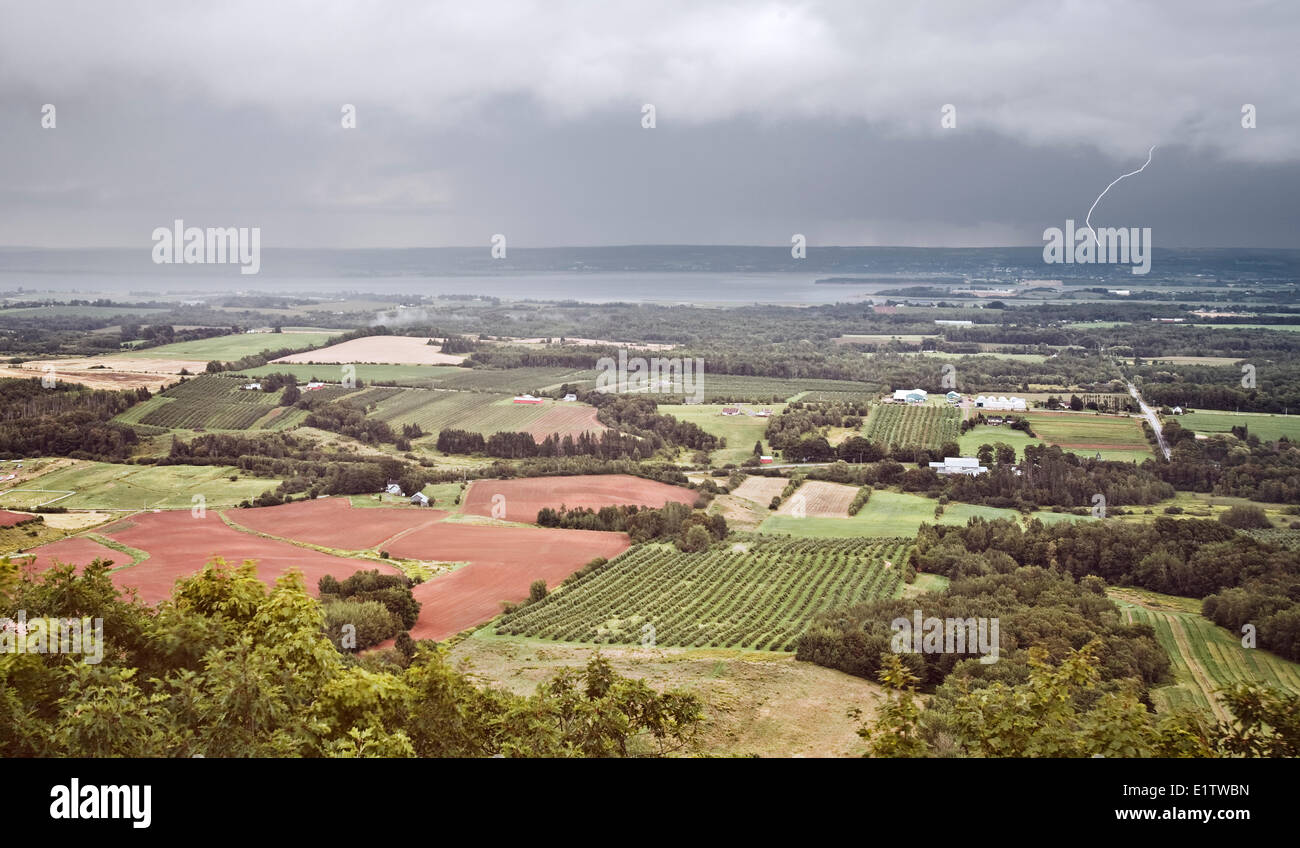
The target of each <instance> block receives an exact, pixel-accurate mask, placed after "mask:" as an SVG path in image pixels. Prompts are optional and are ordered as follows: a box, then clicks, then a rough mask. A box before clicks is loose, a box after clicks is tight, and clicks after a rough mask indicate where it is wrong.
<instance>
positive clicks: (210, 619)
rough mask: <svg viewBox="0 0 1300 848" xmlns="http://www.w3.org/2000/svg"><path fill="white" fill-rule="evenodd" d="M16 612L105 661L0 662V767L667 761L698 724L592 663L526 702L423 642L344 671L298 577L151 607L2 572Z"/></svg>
mask: <svg viewBox="0 0 1300 848" xmlns="http://www.w3.org/2000/svg"><path fill="white" fill-rule="evenodd" d="M19 609H22V610H26V611H27V613H28V616H29V620H30V618H34V617H37V616H42V617H44V616H60V617H80V616H88V617H90V618H92V619H93V618H102V619H103V642H104V645H103V647H104V651H103V658H102V661H101V662H99V663H97V664H92V663H87V662H85V657H83V656H82V655H80V654H65V653H45V654H41V653H22V654H19V653H13V652H5V653H0V757H22V756H28V757H30V756H49V757H106V756H130V757H189V756H193V755H195V754H202V755H204V756H206V757H279V756H301V757H359V756H364V757H410V756H425V757H428V756H452V757H476V756H493V755H496V754H501V755H504V756H548V757H585V756H661V755H665V754H670V753H674V752H678V751H682V750H684V749H685V748H686V746H687V745H688V744H689V742H690V741H691V739H692V738H693V735H694V733H695V730H696V728H697V727H698V725H699V722H700V720H701V717H702V716H701V710H700V703H699V701H698V699H697V698H696V697H695V696H693V695H689V694H686V693H683V692H677V691H669V692H664V693H659V692H656V691H655V690H653V689H651V688H650V687H648V686H647V685H646V684H644V683H643V682H641V681H634V680H628V679H626V678H623V677H620V676H619V675H617V674H615V673H614V672H613V670H612V669H611V667H610V665H609V663H608V661H607V660H605V659H604V658H603V657H601V656H600V655H596V656H594V657H592V659H591V661H590V662H589V663H588V664H587V667H586V669H584V670H572V669H571V670H567V671H564V672H562V673H561V674H559V675H558V676H557V677H555V678H554V679H553V680H551V681H550V682H548V683H544V684H542V685H541V686H539V687H538V689H537V691H536V692H535V693H534V694H533V695H530V696H519V695H515V694H513V693H510V692H507V691H504V690H499V689H493V688H480V687H478V686H476V685H474V684H473V683H471V682H470V681H469V680H468V679H467V678H466V677H465V676H464V675H463V674H461V673H460V672H459V671H457V670H456V669H455V668H453V667H452V666H451V665H450V664H449V663H448V661H447V658H446V655H445V653H444V652H443V650H442V649H441V648H440V647H438V646H437V645H434V644H432V643H414V642H411V641H410V640H409V639H407V640H404V641H402V642H401V644H400V645H399V646H398V647H395V648H393V649H390V650H388V651H384V652H378V653H376V654H374V655H368V656H363V657H360V658H357V657H352V656H348V655H345V654H343V653H340V651H339V650H337V649H336V648H335V647H334V646H333V645H331V644H330V642H329V639H328V637H327V635H326V629H325V628H326V621H325V616H324V613H323V611H322V607H321V604H320V603H319V602H318V601H317V600H315V599H314V598H312V597H311V596H310V595H308V594H307V591H306V588H305V587H304V585H303V582H302V578H301V575H299V574H298V573H297V572H289V573H288V574H286V575H284V576H282V577H280V578H279V579H278V580H277V581H276V583H275V586H274V587H272V588H270V589H268V588H267V587H266V585H265V584H263V583H262V581H261V580H260V579H259V578H258V576H257V569H256V567H255V566H254V565H253V563H251V562H246V563H244V564H243V565H240V566H228V565H226V564H225V563H224V562H221V561H220V560H215V561H214V562H213V563H211V564H209V565H208V566H207V567H205V568H204V569H203V570H202V571H201V572H200V573H198V574H195V575H193V576H191V577H187V578H184V579H182V580H180V581H178V583H177V586H176V589H175V590H174V592H173V593H172V597H171V598H170V599H168V600H166V601H164V602H163V603H161V604H160V605H158V607H157V608H152V607H147V606H145V605H143V604H141V603H139V602H137V601H135V600H134V599H123V598H122V597H121V596H120V595H119V593H118V591H117V589H116V588H115V587H114V586H113V584H112V582H111V581H110V580H109V577H108V565H107V564H106V563H104V562H95V563H92V564H91V565H89V566H87V567H86V568H85V569H84V571H83V573H81V574H77V573H76V570H75V569H74V568H73V567H72V566H63V565H60V566H55V567H54V568H52V569H50V570H48V571H46V572H45V573H44V574H42V575H40V576H39V577H36V578H31V577H26V576H22V575H20V574H19V573H18V571H17V569H16V568H15V567H14V566H13V564H12V563H10V562H8V561H7V560H0V617H4V616H13V615H14V614H15V612H16V611H17V610H19Z"/></svg>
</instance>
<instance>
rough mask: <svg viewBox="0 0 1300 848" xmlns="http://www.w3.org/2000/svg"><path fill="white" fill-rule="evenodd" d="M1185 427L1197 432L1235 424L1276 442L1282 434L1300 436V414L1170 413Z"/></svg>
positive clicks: (1220, 430)
mask: <svg viewBox="0 0 1300 848" xmlns="http://www.w3.org/2000/svg"><path fill="white" fill-rule="evenodd" d="M1166 420H1169V421H1177V422H1178V423H1179V424H1180V425H1182V426H1183V427H1186V428H1188V429H1190V430H1195V431H1196V432H1197V433H1205V434H1207V435H1208V434H1212V433H1227V432H1228V431H1230V430H1231V429H1232V428H1233V427H1241V426H1245V427H1246V429H1247V432H1249V433H1250V434H1251V435H1254V436H1259V437H1260V438H1261V439H1263V440H1264V441H1266V442H1275V441H1277V440H1278V439H1279V438H1281V437H1282V436H1286V437H1287V438H1288V439H1292V440H1295V439H1300V415H1269V414H1267V413H1262V412H1240V413H1237V412H1189V413H1187V414H1185V415H1174V416H1169V417H1168V418H1167V419H1166Z"/></svg>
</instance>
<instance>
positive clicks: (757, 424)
mask: <svg viewBox="0 0 1300 848" xmlns="http://www.w3.org/2000/svg"><path fill="white" fill-rule="evenodd" d="M728 407H738V408H740V409H741V410H742V414H740V415H723V414H722V410H724V409H726V408H728ZM764 409H770V410H771V411H772V415H773V416H776V415H780V414H781V411H782V410H783V409H785V404H784V403H770V404H725V403H698V404H697V403H680V404H664V405H661V406H660V407H659V412H660V413H661V414H663V415H671V416H673V417H674V418H676V419H678V420H680V421H687V422H690V423H691V424H696V425H698V426H699V427H700V429H702V430H704V432H706V433H709V434H710V435H713V436H720V437H721V438H724V439H726V440H727V446H726V447H725V448H720V449H719V450H716V451H714V452H713V454H712V456H711V459H712V461H713V464H714V465H726V464H727V463H735V464H739V463H741V462H744V461H745V460H746V459H749V457H750V456H752V455H753V453H754V443H755V442H762V444H763V450H764V452H765V453H766V452H768V450H769V445H768V443H767V442H766V440H765V439H764V433H766V432H767V424H768V422H769V421H771V420H772V419H771V418H759V417H757V416H755V415H745V414H743V413H744V412H751V413H752V412H758V411H761V410H764Z"/></svg>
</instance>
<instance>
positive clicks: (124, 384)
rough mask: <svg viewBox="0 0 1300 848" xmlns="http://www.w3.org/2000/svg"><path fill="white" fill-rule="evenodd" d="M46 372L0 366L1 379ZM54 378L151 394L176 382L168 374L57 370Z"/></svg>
mask: <svg viewBox="0 0 1300 848" xmlns="http://www.w3.org/2000/svg"><path fill="white" fill-rule="evenodd" d="M43 374H44V372H42V371H40V370H39V369H35V368H21V367H19V368H16V367H14V366H11V365H0V377H15V378H17V379H20V380H30V379H32V378H35V377H41V376H42V375H43ZM54 376H55V378H56V379H57V380H59V381H60V382H63V383H76V384H78V385H80V386H85V387H87V388H90V389H113V390H115V391H116V390H126V389H141V388H143V389H148V390H149V391H151V392H154V391H157V390H159V389H161V388H162V387H163V386H166V385H168V384H169V383H174V382H176V381H175V380H173V379H172V377H171V375H167V374H142V373H137V372H132V371H107V370H98V369H96V370H94V371H67V370H56V371H55V372H54Z"/></svg>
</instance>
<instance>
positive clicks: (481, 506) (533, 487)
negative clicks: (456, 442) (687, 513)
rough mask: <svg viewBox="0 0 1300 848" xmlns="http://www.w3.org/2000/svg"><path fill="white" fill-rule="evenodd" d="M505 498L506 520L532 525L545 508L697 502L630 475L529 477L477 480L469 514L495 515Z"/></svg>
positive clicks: (677, 489) (681, 491)
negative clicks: (498, 500)
mask: <svg viewBox="0 0 1300 848" xmlns="http://www.w3.org/2000/svg"><path fill="white" fill-rule="evenodd" d="M495 495H502V496H504V497H505V504H504V506H505V515H504V516H498V517H501V518H504V519H505V520H507V521H520V522H523V523H525V524H533V523H535V522H536V521H537V511H538V510H540V509H541V508H542V507H544V506H549V507H560V506H567V507H569V508H570V509H572V508H575V507H582V508H586V509H600V508H601V507H603V506H652V507H661V506H663V505H664V504H666V503H668V502H669V501H676V502H677V503H684V504H693V503H695V498H696V497H697V495H696V493H695V492H694V491H692V490H690V489H684V488H682V487H681V486H670V485H668V484H667V483H659V482H657V481H655V480H645V479H643V478H641V477H633V476H632V475H630V474H591V475H577V476H572V477H527V478H522V479H516V480H475V481H474V482H473V483H471V484H470V486H469V491H468V492H466V495H465V500H464V504H465V506H464V510H463V511H464V512H465V513H467V514H469V515H486V516H491V515H492V498H493V497H494V496H495Z"/></svg>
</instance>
